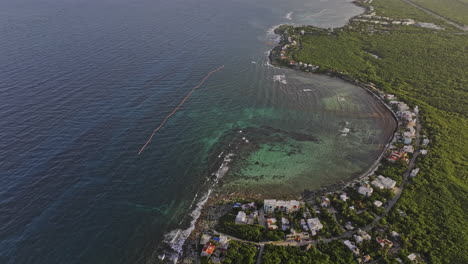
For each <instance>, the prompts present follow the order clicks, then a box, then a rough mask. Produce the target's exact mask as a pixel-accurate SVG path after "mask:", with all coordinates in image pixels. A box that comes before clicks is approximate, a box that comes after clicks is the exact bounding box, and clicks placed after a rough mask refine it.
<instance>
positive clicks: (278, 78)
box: [273, 74, 288, 84]
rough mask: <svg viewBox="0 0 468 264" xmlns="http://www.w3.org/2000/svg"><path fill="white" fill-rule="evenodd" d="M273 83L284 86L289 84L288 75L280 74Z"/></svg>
mask: <svg viewBox="0 0 468 264" xmlns="http://www.w3.org/2000/svg"><path fill="white" fill-rule="evenodd" d="M273 81H275V82H280V83H282V84H287V83H288V82H287V81H286V75H284V74H278V75H274V76H273Z"/></svg>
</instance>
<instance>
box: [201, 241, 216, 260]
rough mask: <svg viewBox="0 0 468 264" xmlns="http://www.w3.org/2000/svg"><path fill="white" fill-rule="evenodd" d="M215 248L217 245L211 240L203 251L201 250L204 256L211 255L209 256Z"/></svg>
mask: <svg viewBox="0 0 468 264" xmlns="http://www.w3.org/2000/svg"><path fill="white" fill-rule="evenodd" d="M215 249H216V246H215V245H214V244H212V243H211V242H209V243H207V244H206V245H205V246H204V247H203V249H202V252H201V256H202V257H209V256H211V254H213V252H214V251H215Z"/></svg>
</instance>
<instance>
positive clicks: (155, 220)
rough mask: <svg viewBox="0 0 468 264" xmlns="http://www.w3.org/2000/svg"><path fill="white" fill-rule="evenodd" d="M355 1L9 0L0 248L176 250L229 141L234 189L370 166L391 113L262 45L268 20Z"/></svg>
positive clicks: (275, 188)
mask: <svg viewBox="0 0 468 264" xmlns="http://www.w3.org/2000/svg"><path fill="white" fill-rule="evenodd" d="M361 11H362V10H361V9H360V8H358V7H356V6H354V5H352V4H351V3H350V2H348V1H343V0H328V1H305V0H292V1H279V0H259V1H247V0H237V1H215V0H201V1H189V0H175V1H163V0H135V1H133V0H132V1H130V0H113V1H110V0H79V1H76V0H41V1H36V0H34V1H33V0H14V1H13V0H6V1H1V2H0V35H1V36H2V37H1V38H0V186H1V187H0V211H1V212H2V213H1V214H0V263H154V261H155V259H157V255H158V253H157V252H156V249H158V248H159V247H161V245H164V244H165V243H166V242H169V243H170V244H171V245H172V247H173V249H175V250H176V251H177V250H178V249H179V246H180V241H182V240H183V236H182V238H181V237H180V234H183V233H184V232H182V231H181V230H184V229H186V228H187V227H188V226H189V225H190V221H191V219H192V218H191V216H190V213H191V212H192V214H193V212H194V209H196V205H197V203H199V202H200V199H202V198H203V196H204V195H205V194H206V193H207V191H208V190H209V189H210V188H213V185H214V183H215V180H214V178H216V177H215V176H213V175H212V173H213V172H215V171H217V170H218V169H219V167H220V165H221V164H222V163H223V160H224V159H226V155H227V154H229V153H233V154H234V155H233V156H232V160H231V162H228V163H227V164H228V165H227V167H228V168H229V170H227V173H226V174H224V177H222V178H221V177H220V179H219V183H220V185H217V188H224V189H223V190H226V191H229V192H232V191H235V192H245V193H258V194H268V195H270V194H271V195H272V196H275V195H278V196H281V195H287V194H291V193H294V194H296V193H301V192H302V191H303V190H304V189H314V188H319V187H321V186H326V185H329V184H333V183H336V182H339V181H343V180H346V179H349V178H351V177H353V176H356V175H358V174H359V173H361V172H363V171H365V170H366V169H367V168H368V167H369V166H370V165H371V163H372V162H373V161H374V160H375V158H376V157H377V156H378V155H379V153H380V151H381V150H382V148H383V147H384V145H385V143H386V141H387V139H388V137H389V136H390V133H391V131H392V130H393V128H394V126H395V124H394V121H393V120H392V118H391V116H390V114H389V113H388V112H386V111H385V110H384V108H383V106H381V105H380V104H378V103H377V102H376V101H375V100H374V99H373V98H372V97H371V96H370V95H369V94H367V93H366V92H365V91H363V90H362V89H360V88H358V87H355V86H353V85H350V84H347V83H345V82H343V81H341V80H339V79H332V78H329V77H327V76H317V75H311V74H305V73H301V72H295V71H291V70H286V69H278V68H274V67H271V66H268V65H267V62H268V60H267V57H266V53H267V52H268V51H269V50H270V49H271V48H272V47H274V45H275V43H276V39H277V36H275V35H274V34H272V29H273V26H274V25H277V24H281V23H296V24H312V25H316V26H323V27H338V26H341V25H343V24H344V23H346V21H347V19H349V18H350V17H351V16H353V15H356V14H358V13H359V12H361ZM291 12H292V13H291ZM220 65H225V67H224V69H223V70H222V71H220V72H218V73H216V74H214V75H213V76H211V77H210V79H208V80H207V81H206V82H205V83H204V84H203V86H201V87H200V88H199V89H198V90H196V92H195V93H194V94H193V95H192V97H190V98H189V100H187V101H186V102H185V104H184V105H183V106H182V107H181V108H180V110H179V111H178V112H177V113H176V114H174V116H172V118H171V119H169V120H168V122H167V123H166V124H165V126H164V127H163V128H162V129H161V130H160V131H159V132H158V133H157V134H155V137H154V138H153V140H152V141H151V143H150V144H149V145H148V147H147V148H146V149H145V150H144V152H142V153H141V155H137V153H138V151H139V150H140V149H141V147H142V146H143V145H144V144H145V142H146V141H147V139H148V137H149V136H150V134H151V133H152V131H153V130H154V129H155V128H156V127H157V126H158V125H159V124H160V123H161V122H162V121H163V120H164V118H165V117H166V116H167V115H168V114H169V113H171V111H172V110H173V109H174V108H175V107H176V106H177V105H178V104H179V103H180V101H181V100H182V99H183V98H184V97H185V96H186V95H187V94H188V93H189V91H190V90H191V89H193V88H194V87H195V86H196V85H197V84H199V83H200V81H201V80H202V79H203V78H204V77H205V76H206V74H207V73H208V72H210V71H212V70H214V69H216V68H218V67H219V66H220ZM278 76H281V77H278ZM344 128H348V129H349V131H348V132H347V133H345V134H346V135H343V133H342V132H340V131H343V129H344ZM241 130H242V133H240V132H239V131H241ZM244 138H245V139H244ZM230 157H231V156H230ZM223 164H224V163H223ZM218 171H219V170H218ZM267 190H268V191H267ZM174 234H178V236H175V237H174Z"/></svg>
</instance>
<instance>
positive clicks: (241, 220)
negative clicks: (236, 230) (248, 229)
mask: <svg viewBox="0 0 468 264" xmlns="http://www.w3.org/2000/svg"><path fill="white" fill-rule="evenodd" d="M246 220H247V215H246V214H245V212H244V211H239V212H238V213H237V216H236V224H245V222H246Z"/></svg>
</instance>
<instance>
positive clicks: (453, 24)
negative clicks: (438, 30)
mask: <svg viewBox="0 0 468 264" xmlns="http://www.w3.org/2000/svg"><path fill="white" fill-rule="evenodd" d="M403 1H405V2H406V3H408V4H410V5H412V6H414V7H416V8H418V9H420V10H422V11H424V12H426V13H427V14H429V15H431V16H433V17H436V18H439V19H442V20H444V21H445V22H446V23H447V24H450V25H452V26H454V27H456V28H458V29H460V30H463V31H468V25H461V24H459V23H457V22H454V21H452V20H450V19H447V18H445V17H443V16H441V15H439V14H437V13H435V12H434V11H432V10H429V9H427V8H425V7H423V6H420V5H418V4H416V3H415V2H413V1H411V0H403Z"/></svg>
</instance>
